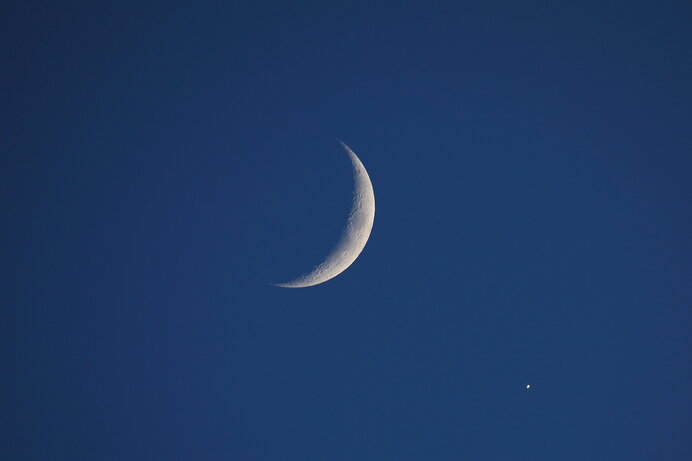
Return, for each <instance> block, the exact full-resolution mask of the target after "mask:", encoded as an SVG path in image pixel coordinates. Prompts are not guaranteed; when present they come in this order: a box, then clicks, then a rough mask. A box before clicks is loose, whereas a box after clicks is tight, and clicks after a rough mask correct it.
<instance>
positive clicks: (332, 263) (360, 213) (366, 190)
mask: <svg viewBox="0 0 692 461" xmlns="http://www.w3.org/2000/svg"><path fill="white" fill-rule="evenodd" d="M341 145H342V146H343V147H344V150H346V153H347V154H348V156H349V157H350V158H351V163H352V164H353V182H354V188H353V206H352V207H351V212H350V213H349V216H348V222H347V223H346V228H345V229H344V231H343V233H342V234H341V238H340V239H339V242H338V243H337V244H336V246H335V247H334V249H333V250H332V252H331V253H329V255H328V256H327V257H326V258H325V260H324V262H322V263H321V264H320V265H319V266H317V267H315V269H314V270H313V271H312V272H309V273H307V274H305V275H302V276H300V277H298V278H297V279H295V280H292V281H290V282H286V283H275V284H274V285H276V286H279V287H284V288H304V287H310V286H313V285H318V284H320V283H324V282H326V281H327V280H330V279H333V278H334V277H336V276H337V275H339V274H341V273H342V272H343V271H345V270H346V269H347V268H348V267H349V266H350V265H351V264H353V261H355V260H356V258H357V257H358V255H360V252H361V251H363V248H365V244H366V243H367V242H368V238H369V237H370V231H371V230H372V225H373V223H374V222H375V193H374V192H373V190H372V183H371V182H370V176H368V172H367V171H365V167H364V166H363V164H362V163H361V161H360V159H359V158H358V157H357V156H356V154H355V153H353V151H352V150H351V149H350V148H349V147H348V146H347V145H346V144H344V143H343V142H342V143H341Z"/></svg>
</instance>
